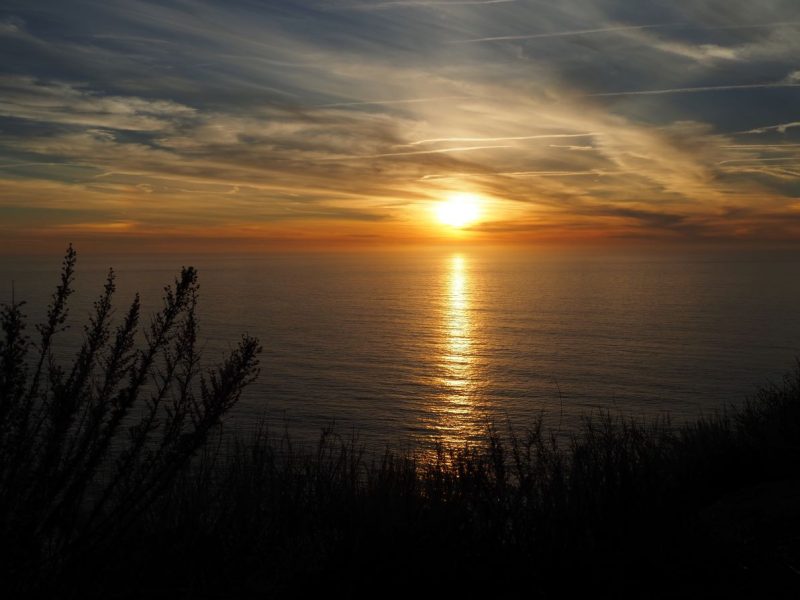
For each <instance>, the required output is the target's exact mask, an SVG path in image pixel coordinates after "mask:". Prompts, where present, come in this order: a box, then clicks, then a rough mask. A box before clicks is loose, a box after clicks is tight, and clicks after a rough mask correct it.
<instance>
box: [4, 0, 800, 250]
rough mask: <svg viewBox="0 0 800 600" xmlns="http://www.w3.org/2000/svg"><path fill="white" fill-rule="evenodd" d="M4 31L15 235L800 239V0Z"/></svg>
mask: <svg viewBox="0 0 800 600" xmlns="http://www.w3.org/2000/svg"><path fill="white" fill-rule="evenodd" d="M0 56H3V57H4V58H3V60H2V61H1V62H0V252H12V253H13V252H28V251H31V252H32V251H36V250H49V249H51V248H57V249H61V248H63V247H64V244H65V242H67V241H72V242H74V243H76V244H78V245H80V244H83V245H84V246H85V247H92V248H98V249H107V250H109V251H114V250H120V251H127V250H136V249H165V250H169V249H170V248H174V247H179V246H180V247H182V248H199V249H206V250H208V249H231V250H243V249H248V250H258V249H270V248H276V247H280V248H283V247H295V248H304V247H327V246H330V247H371V246H375V247H378V246H400V247H402V246H406V245H418V244H449V243H454V242H457V243H460V244H464V243H474V244H506V243H510V244H548V243H554V244H576V245H579V244H586V243H590V244H602V243H614V244H620V243H622V244H624V243H635V244H641V243H664V244H699V243H700V244H706V243H720V244H734V245H735V244H765V243H778V242H782V243H794V242H800V3H798V2H797V0H759V1H758V2H754V1H753V0H664V1H658V0H559V1H558V2H555V1H543V0H441V1H440V0H376V1H367V0H326V1H322V0H283V1H256V0H225V1H222V0H218V1H211V0H206V1H200V0H166V1H161V2H145V1H138V0H136V1H128V0H117V1H115V0H102V1H82V0H69V1H65V0H37V1H36V2H30V0H24V1H18V0H5V1H4V2H3V3H2V5H0ZM454 194H470V195H471V197H472V198H477V199H478V200H479V203H480V215H479V217H478V218H477V220H475V221H473V222H471V223H469V224H467V225H466V226H463V227H460V228H456V227H449V226H447V225H445V224H442V223H440V222H438V221H437V219H436V208H435V207H436V206H437V203H440V202H442V201H445V200H446V199H448V198H450V197H452V196H453V195H454Z"/></svg>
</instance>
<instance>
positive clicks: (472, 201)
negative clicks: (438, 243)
mask: <svg viewBox="0 0 800 600" xmlns="http://www.w3.org/2000/svg"><path fill="white" fill-rule="evenodd" d="M479 205H480V201H479V200H478V197H477V196H475V195H474V194H463V193H462V194H453V195H452V196H450V197H449V198H448V199H447V200H445V201H443V202H440V203H439V204H438V206H437V207H436V217H437V218H438V219H439V222H440V223H442V224H443V225H449V226H450V227H465V226H467V225H470V224H471V223H474V222H475V221H477V220H478V217H479V216H480V206H479Z"/></svg>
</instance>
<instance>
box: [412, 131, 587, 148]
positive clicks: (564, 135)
mask: <svg viewBox="0 0 800 600" xmlns="http://www.w3.org/2000/svg"><path fill="white" fill-rule="evenodd" d="M594 135H600V134H599V133H597V132H593V131H590V132H588V133H548V134H540V135H520V136H513V137H492V138H481V137H453V138H431V139H428V140H418V141H416V142H410V143H408V144H403V145H405V146H420V145H422V144H439V143H442V142H506V141H517V140H546V139H555V138H576V137H589V136H594Z"/></svg>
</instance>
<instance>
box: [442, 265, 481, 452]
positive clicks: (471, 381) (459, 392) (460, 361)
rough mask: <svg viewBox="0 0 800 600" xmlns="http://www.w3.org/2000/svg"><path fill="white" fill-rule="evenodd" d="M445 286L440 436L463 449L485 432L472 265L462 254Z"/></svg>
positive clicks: (447, 274)
mask: <svg viewBox="0 0 800 600" xmlns="http://www.w3.org/2000/svg"><path fill="white" fill-rule="evenodd" d="M445 277H446V280H447V281H446V285H445V286H443V288H442V289H443V294H444V296H445V297H444V298H443V310H442V319H443V321H444V322H443V323H442V327H441V331H442V337H443V339H442V340H441V342H442V343H441V348H442V355H441V357H440V365H441V368H442V376H441V380H440V383H441V385H442V388H443V394H442V396H441V397H440V398H439V400H438V402H437V403H436V405H435V406H434V413H435V414H436V419H435V423H434V428H435V431H436V437H437V438H438V439H439V440H441V441H442V442H443V443H444V444H445V445H448V446H449V445H453V446H463V445H464V444H465V443H466V442H468V441H469V440H472V439H475V438H476V437H477V436H478V435H479V434H480V433H481V430H482V420H481V418H480V415H479V411H478V409H477V400H478V399H477V397H476V393H477V390H478V381H477V375H478V374H477V365H476V364H475V345H476V343H477V342H476V340H475V337H474V336H475V329H476V324H475V323H474V322H473V319H474V317H473V314H474V313H473V312H472V311H471V302H472V297H471V295H472V291H473V289H472V286H471V285H470V274H469V263H468V260H467V258H465V257H464V256H463V255H461V254H455V255H453V256H451V257H450V258H449V265H448V268H447V269H446V270H445Z"/></svg>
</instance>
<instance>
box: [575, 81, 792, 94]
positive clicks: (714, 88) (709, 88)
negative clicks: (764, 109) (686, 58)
mask: <svg viewBox="0 0 800 600" xmlns="http://www.w3.org/2000/svg"><path fill="white" fill-rule="evenodd" d="M795 87H800V83H748V84H744V85H705V86H699V87H685V88H669V89H664V90H635V91H629V92H603V93H600V94H587V96H589V97H603V96H658V95H661V94H696V93H700V92H724V91H729V90H757V89H770V88H795Z"/></svg>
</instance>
